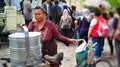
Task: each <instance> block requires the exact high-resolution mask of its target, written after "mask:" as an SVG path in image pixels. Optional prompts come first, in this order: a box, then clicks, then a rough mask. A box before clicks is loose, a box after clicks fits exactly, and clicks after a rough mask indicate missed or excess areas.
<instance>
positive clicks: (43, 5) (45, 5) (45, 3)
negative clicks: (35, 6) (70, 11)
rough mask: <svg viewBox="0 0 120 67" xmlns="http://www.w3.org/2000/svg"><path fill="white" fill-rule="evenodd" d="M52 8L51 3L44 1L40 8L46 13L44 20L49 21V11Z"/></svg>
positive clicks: (49, 0) (48, 0) (47, 0)
mask: <svg viewBox="0 0 120 67" xmlns="http://www.w3.org/2000/svg"><path fill="white" fill-rule="evenodd" d="M52 6H53V3H51V0H45V2H43V4H42V7H43V8H44V9H45V10H46V11H47V15H46V16H45V19H46V20H50V11H51V7H52Z"/></svg>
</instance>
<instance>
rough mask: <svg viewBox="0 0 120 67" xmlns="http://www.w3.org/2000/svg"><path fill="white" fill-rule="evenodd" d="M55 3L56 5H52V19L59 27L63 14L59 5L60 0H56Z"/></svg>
mask: <svg viewBox="0 0 120 67" xmlns="http://www.w3.org/2000/svg"><path fill="white" fill-rule="evenodd" d="M54 4H55V5H53V6H52V7H51V11H50V20H51V21H53V22H54V23H55V25H56V26H57V27H58V25H59V23H60V18H61V16H62V10H61V8H60V7H59V6H58V0H54Z"/></svg>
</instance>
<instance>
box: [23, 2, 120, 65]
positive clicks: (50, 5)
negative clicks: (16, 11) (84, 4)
mask: <svg viewBox="0 0 120 67" xmlns="http://www.w3.org/2000/svg"><path fill="white" fill-rule="evenodd" d="M25 1H27V2H25V3H24V2H23V5H24V7H23V15H24V18H25V22H26V25H27V27H28V29H29V31H37V32H42V44H43V46H42V52H43V56H44V55H46V54H48V55H51V56H53V55H55V54H57V44H56V42H55V39H56V40H59V41H61V42H63V43H65V45H66V46H69V44H70V43H73V44H75V43H76V42H77V40H76V39H85V41H86V42H88V40H90V39H91V40H92V43H95V42H97V45H96V46H95V47H94V48H95V57H94V58H95V60H99V59H101V56H102V52H103V50H104V49H103V47H104V39H105V38H107V40H108V44H109V46H110V54H109V55H107V57H109V58H113V57H114V45H115V47H116V48H115V49H116V53H117V56H118V65H119V66H120V58H119V56H120V46H119V45H120V23H119V19H120V7H118V8H117V9H116V11H117V13H118V15H119V17H117V18H116V17H114V12H112V11H109V12H108V13H107V12H106V11H105V8H104V7H103V6H102V5H100V6H99V7H98V8H97V9H96V10H95V11H94V12H93V13H94V15H91V11H90V10H89V9H87V8H85V9H81V11H80V14H79V15H76V6H73V5H72V6H68V5H67V2H66V1H65V0H54V1H53V2H51V1H50V0H45V2H43V4H42V6H41V7H36V8H34V16H35V19H36V20H35V21H32V15H31V11H32V10H33V8H31V7H30V3H31V1H30V0H25ZM28 1H30V2H28ZM26 6H27V7H26ZM27 8H30V9H27ZM25 14H27V15H26V16H27V17H29V18H26V16H25ZM29 15H30V16H29ZM27 21H30V23H29V24H28V22H27ZM100 21H104V22H105V23H106V24H107V26H108V34H107V35H106V36H101V35H100V31H99V30H98V28H99V26H100ZM72 38H73V39H72ZM113 40H115V44H114V43H113ZM80 44H81V42H79V44H78V46H79V45H80ZM53 67H54V65H53Z"/></svg>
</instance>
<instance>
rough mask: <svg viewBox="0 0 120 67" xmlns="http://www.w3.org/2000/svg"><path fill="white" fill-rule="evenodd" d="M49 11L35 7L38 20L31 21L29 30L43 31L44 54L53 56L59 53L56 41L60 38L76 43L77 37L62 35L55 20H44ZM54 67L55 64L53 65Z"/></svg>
mask: <svg viewBox="0 0 120 67" xmlns="http://www.w3.org/2000/svg"><path fill="white" fill-rule="evenodd" d="M46 14H47V12H46V11H45V10H44V9H43V8H41V7H39V6H38V7H35V10H34V16H35V19H36V21H31V22H30V24H29V25H28V29H29V31H34V32H41V33H42V38H41V42H42V54H43V55H42V56H43V57H44V55H46V54H47V55H50V56H53V55H55V54H57V43H56V41H55V39H56V40H59V41H61V42H67V43H73V44H74V43H76V40H75V39H70V38H67V37H65V36H62V35H61V34H60V33H59V31H58V30H57V28H56V26H55V25H54V23H53V22H51V21H49V20H44V19H45V15H46ZM53 67H54V65H53Z"/></svg>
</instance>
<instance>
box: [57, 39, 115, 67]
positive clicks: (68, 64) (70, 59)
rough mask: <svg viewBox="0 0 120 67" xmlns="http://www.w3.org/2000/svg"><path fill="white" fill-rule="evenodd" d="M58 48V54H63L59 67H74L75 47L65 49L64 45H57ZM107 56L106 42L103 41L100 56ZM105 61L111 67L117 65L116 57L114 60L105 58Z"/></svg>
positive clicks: (107, 47)
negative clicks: (108, 62)
mask: <svg viewBox="0 0 120 67" xmlns="http://www.w3.org/2000/svg"><path fill="white" fill-rule="evenodd" d="M58 48H59V50H58V51H59V52H64V59H63V61H62V65H61V67H75V65H76V61H75V49H76V48H77V45H70V46H69V47H66V46H65V45H64V44H62V43H59V46H58ZM107 54H109V46H108V44H107V41H105V46H104V51H103V53H102V55H103V57H105V56H106V55H107ZM106 59H107V60H108V61H110V62H111V64H112V66H116V65H117V60H116V56H115V57H114V58H106ZM103 64H104V63H103ZM101 67H104V66H101Z"/></svg>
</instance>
